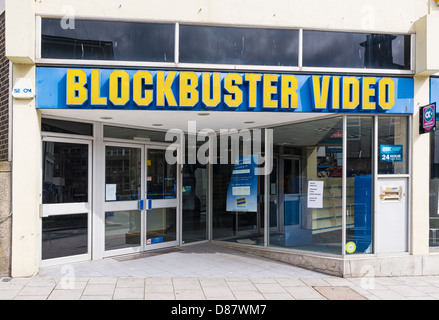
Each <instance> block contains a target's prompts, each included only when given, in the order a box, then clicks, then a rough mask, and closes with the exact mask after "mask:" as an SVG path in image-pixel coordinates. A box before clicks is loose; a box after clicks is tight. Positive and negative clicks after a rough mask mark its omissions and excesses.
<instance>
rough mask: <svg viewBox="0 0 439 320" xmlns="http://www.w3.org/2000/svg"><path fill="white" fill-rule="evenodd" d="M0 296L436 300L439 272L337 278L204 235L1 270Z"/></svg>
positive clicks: (437, 296) (69, 298)
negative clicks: (8, 274) (34, 269)
mask: <svg viewBox="0 0 439 320" xmlns="http://www.w3.org/2000/svg"><path fill="white" fill-rule="evenodd" d="M0 300H439V276H419V277H376V278H374V277H369V278H339V277H334V276H330V275H326V274H322V273H317V272H313V271H309V270H306V269H302V268H298V267H295V266H292V265H289V264H285V263H281V262H277V261H272V260H268V259H265V258H261V257H258V256H254V255H251V254H247V253H242V252H238V251H235V250H232V249H228V248H224V247H222V246H217V245H214V244H211V243H202V244H195V245H187V246H183V247H180V248H173V249H164V250H158V251H152V252H148V253H142V254H136V255H126V256H119V257H112V258H106V259H103V260H99V261H90V262H81V263H72V264H66V265H62V266H56V267H45V268H41V269H40V272H39V274H38V275H37V276H34V277H29V278H0Z"/></svg>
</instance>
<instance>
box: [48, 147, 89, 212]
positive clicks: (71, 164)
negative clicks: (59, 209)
mask: <svg viewBox="0 0 439 320" xmlns="http://www.w3.org/2000/svg"><path fill="white" fill-rule="evenodd" d="M88 165H89V164H88V145H85V144H77V143H64V142H50V141H44V142H43V204H49V203H69V202H87V201H88Z"/></svg>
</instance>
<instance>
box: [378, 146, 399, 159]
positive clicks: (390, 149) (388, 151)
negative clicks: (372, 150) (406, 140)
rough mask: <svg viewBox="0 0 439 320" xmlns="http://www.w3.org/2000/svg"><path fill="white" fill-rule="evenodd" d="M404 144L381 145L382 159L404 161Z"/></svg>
mask: <svg viewBox="0 0 439 320" xmlns="http://www.w3.org/2000/svg"><path fill="white" fill-rule="evenodd" d="M402 147H403V146H402V145H387V144H382V145H380V160H381V161H385V162H402V161H403V153H402V150H403V148H402Z"/></svg>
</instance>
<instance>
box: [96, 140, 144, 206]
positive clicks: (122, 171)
mask: <svg viewBox="0 0 439 320" xmlns="http://www.w3.org/2000/svg"><path fill="white" fill-rule="evenodd" d="M140 163H141V149H140V148H128V147H113V146H106V147H105V201H127V200H139V199H140V186H141V184H140V181H141V180H140V179H141V178H140V175H141V167H140Z"/></svg>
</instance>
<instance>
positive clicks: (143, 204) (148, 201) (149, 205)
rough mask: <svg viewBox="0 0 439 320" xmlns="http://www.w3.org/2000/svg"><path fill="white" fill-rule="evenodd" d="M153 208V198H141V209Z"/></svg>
mask: <svg viewBox="0 0 439 320" xmlns="http://www.w3.org/2000/svg"><path fill="white" fill-rule="evenodd" d="M151 208H152V200H151V199H145V200H139V210H151Z"/></svg>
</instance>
